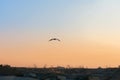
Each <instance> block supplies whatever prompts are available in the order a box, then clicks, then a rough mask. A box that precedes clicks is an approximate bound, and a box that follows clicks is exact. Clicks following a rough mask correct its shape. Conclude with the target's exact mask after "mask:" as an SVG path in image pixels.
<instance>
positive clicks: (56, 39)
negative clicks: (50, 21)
mask: <svg viewBox="0 0 120 80" xmlns="http://www.w3.org/2000/svg"><path fill="white" fill-rule="evenodd" d="M53 40H54V41H60V39H58V38H51V39H50V40H49V41H53Z"/></svg>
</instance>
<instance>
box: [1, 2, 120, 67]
mask: <svg viewBox="0 0 120 80" xmlns="http://www.w3.org/2000/svg"><path fill="white" fill-rule="evenodd" d="M119 3H120V0H0V64H9V65H12V66H25V67H34V65H36V66H37V67H43V66H44V65H46V66H48V67H49V66H67V65H70V66H71V67H79V66H84V67H90V68H94V67H99V66H101V67H117V66H118V65H119V61H120V58H119V56H120V37H119V36H120V31H119V30H120V22H119V21H120V5H119ZM52 37H57V38H59V39H60V40H61V42H58V41H51V42H49V41H48V40H49V39H50V38H52Z"/></svg>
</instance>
